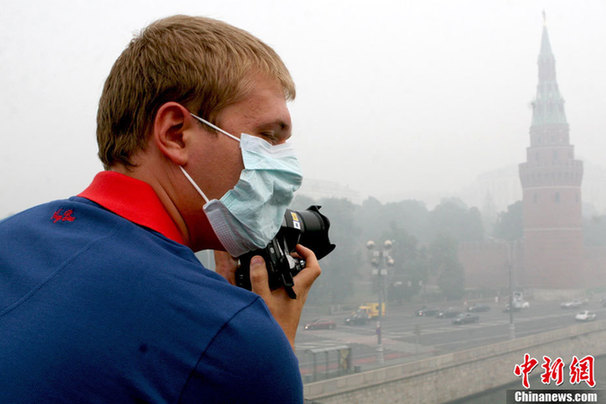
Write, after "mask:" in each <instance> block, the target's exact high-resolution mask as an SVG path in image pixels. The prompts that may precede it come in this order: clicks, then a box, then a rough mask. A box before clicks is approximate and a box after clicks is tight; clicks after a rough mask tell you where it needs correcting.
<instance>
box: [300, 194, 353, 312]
mask: <svg viewBox="0 0 606 404" xmlns="http://www.w3.org/2000/svg"><path fill="white" fill-rule="evenodd" d="M318 205H321V206H322V209H321V210H320V212H321V213H322V214H323V215H325V216H326V217H327V218H328V219H329V220H330V222H331V225H330V229H329V237H330V241H331V242H332V243H333V244H335V245H336V248H335V250H334V251H333V252H332V253H330V254H329V255H327V256H326V257H325V258H323V259H322V261H321V262H320V265H321V267H322V275H321V276H320V277H319V278H318V280H317V281H316V283H315V284H314V287H313V288H312V289H311V291H310V299H312V300H313V301H316V302H324V303H330V304H336V303H342V302H343V301H346V300H347V298H348V297H349V296H350V295H351V294H352V293H353V279H354V277H355V276H356V275H357V270H358V263H359V262H360V261H361V256H360V250H359V244H361V243H360V241H359V234H360V230H359V228H358V227H357V225H356V220H355V212H356V206H355V205H354V204H352V203H351V202H350V201H348V200H346V199H335V198H330V199H322V200H321V201H320V203H318Z"/></svg>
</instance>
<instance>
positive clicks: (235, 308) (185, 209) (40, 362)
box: [0, 16, 321, 403]
mask: <svg viewBox="0 0 606 404" xmlns="http://www.w3.org/2000/svg"><path fill="white" fill-rule="evenodd" d="M294 95H295V89H294V85H293V82H292V79H291V77H290V75H289V73H288V71H287V69H286V67H285V66H284V64H283V62H282V61H281V60H280V58H279V57H278V56H277V55H276V54H275V52H274V51H273V50H272V49H271V48H270V47H268V46H267V45H265V44H264V43H262V42H261V41H259V40H258V39H257V38H255V37H253V36H252V35H250V34H248V33H247V32H244V31H242V30H239V29H237V28H235V27H232V26H230V25H228V24H225V23H222V22H219V21H216V20H212V19H206V18H193V17H187V16H174V17H170V18H166V19H163V20H159V21H157V22H155V23H153V24H151V25H150V26H149V27H147V28H146V29H145V30H144V31H142V32H141V34H140V35H138V36H137V37H136V38H134V39H133V40H132V41H131V43H130V44H129V46H128V47H127V48H126V49H125V50H124V52H123V53H122V54H121V55H120V57H119V58H118V60H117V61H116V63H115V64H114V66H113V68H112V70H111V72H110V75H109V77H108V78H107V81H106V83H105V86H104V89H103V93H102V96H101V100H100V103H99V111H98V117H97V140H98V144H99V156H100V158H101V161H102V162H103V164H104V167H105V169H106V171H104V172H101V173H99V174H98V175H97V176H96V177H95V179H94V180H93V182H92V184H91V185H90V186H89V187H88V188H87V189H86V190H84V191H83V192H82V193H81V194H79V195H78V196H76V197H72V198H70V199H67V200H61V201H55V202H50V203H48V204H44V205H40V206H37V207H34V208H32V209H29V210H27V211H25V212H22V213H20V214H17V215H15V216H13V217H11V218H8V219H6V220H5V221H3V222H2V223H0V245H2V250H1V251H0V402H11V403H15V402H17V403H18V402H32V403H41V402H44V403H52V402H67V403H83V402H111V403H120V402H182V403H187V402H209V403H213V402H220V403H244V402H260V403H261V402H262V403H269V402H275V403H290V402H302V401H303V397H302V396H303V395H302V384H301V379H300V375H299V371H298V364H297V360H296V357H295V355H294V352H293V348H294V338H295V333H296V329H297V326H298V322H299V318H300V314H301V310H302V307H303V304H304V302H305V297H306V295H307V292H308V290H309V288H310V287H311V285H312V283H313V282H314V280H315V279H316V278H317V276H319V274H320V272H321V270H320V267H319V266H318V263H317V260H316V258H315V256H314V254H313V252H312V251H311V250H309V249H307V248H305V247H302V246H298V247H297V253H298V254H299V255H300V256H301V257H302V258H303V259H305V260H306V262H307V266H306V268H305V269H304V270H303V271H301V272H300V273H299V274H298V275H297V276H296V277H295V287H294V289H295V291H296V294H297V299H290V298H289V297H288V296H287V294H286V292H285V291H284V290H282V289H278V290H273V291H272V290H270V288H269V287H268V281H267V271H266V269H265V265H264V262H263V260H262V259H261V257H256V258H253V259H252V261H251V270H250V277H251V283H252V292H249V291H246V290H244V289H241V288H238V287H236V286H233V285H230V283H233V279H234V276H233V270H234V269H233V266H232V265H231V261H229V259H230V257H229V256H237V255H238V254H241V253H242V252H246V251H250V250H254V249H256V248H258V247H260V246H262V245H263V243H267V241H268V239H271V238H272V237H273V236H274V235H275V233H276V231H277V228H278V227H279V225H280V223H281V219H282V217H281V215H282V216H283V214H284V210H285V208H286V206H287V205H288V204H289V203H290V201H291V200H292V193H293V192H294V190H296V188H297V187H298V186H299V185H300V181H301V175H300V171H299V169H298V165H297V162H296V158H294V156H293V154H292V150H291V149H290V146H289V144H288V143H287V142H286V140H287V139H288V138H289V137H290V135H291V122H290V115H289V112H288V109H287V107H286V101H287V100H290V99H292V98H294ZM202 249H215V250H227V252H228V253H223V254H222V255H221V254H220V255H219V256H218V263H219V265H218V269H219V272H220V273H221V275H223V276H224V277H221V276H220V275H218V274H217V273H215V272H211V271H209V270H207V269H205V268H203V267H202V266H201V265H200V263H199V262H198V261H197V260H196V258H195V256H194V254H193V251H198V250H202ZM192 250H193V251H192ZM226 258H227V259H226ZM225 278H227V279H228V280H229V281H230V282H228V281H226V279H225ZM268 309H269V310H268Z"/></svg>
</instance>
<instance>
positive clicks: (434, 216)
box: [429, 198, 484, 241]
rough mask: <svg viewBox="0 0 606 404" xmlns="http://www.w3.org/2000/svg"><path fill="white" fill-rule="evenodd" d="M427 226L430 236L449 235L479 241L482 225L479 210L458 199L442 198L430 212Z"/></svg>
mask: <svg viewBox="0 0 606 404" xmlns="http://www.w3.org/2000/svg"><path fill="white" fill-rule="evenodd" d="M429 227H430V229H431V233H430V234H431V235H432V238H435V237H436V236H438V235H440V234H444V235H449V236H450V237H453V238H455V239H456V240H458V241H481V240H483V239H484V226H483V224H482V215H481V214H480V211H479V210H478V209H477V208H475V207H473V208H471V209H468V208H467V206H466V205H465V204H464V203H463V202H462V201H461V200H459V199H456V198H451V199H445V200H443V201H442V202H441V203H440V204H439V205H438V206H436V207H435V208H434V210H433V211H431V212H430V215H429Z"/></svg>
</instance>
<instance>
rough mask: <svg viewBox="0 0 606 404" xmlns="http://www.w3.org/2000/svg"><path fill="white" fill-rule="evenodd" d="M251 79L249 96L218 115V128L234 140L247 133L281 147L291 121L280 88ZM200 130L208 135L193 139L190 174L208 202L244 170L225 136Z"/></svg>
mask: <svg viewBox="0 0 606 404" xmlns="http://www.w3.org/2000/svg"><path fill="white" fill-rule="evenodd" d="M254 78H255V80H254V81H253V85H252V88H251V91H250V92H249V94H248V96H246V97H245V98H244V99H242V100H241V101H238V102H236V103H234V104H232V105H230V106H228V107H226V108H224V109H223V110H222V111H221V112H220V113H219V114H218V115H217V119H216V123H217V126H219V127H220V128H221V129H223V130H225V131H227V132H229V133H231V134H232V135H234V136H237V137H240V134H241V133H247V134H249V135H253V136H258V137H261V138H263V139H265V140H267V141H268V142H269V143H271V144H280V143H284V142H285V141H286V139H288V138H289V137H290V136H291V120H290V113H289V111H288V108H287V106H286V100H285V98H284V92H283V90H282V87H281V86H280V84H279V82H278V81H277V80H270V79H268V78H266V77H265V76H262V75H257V76H255V77H254ZM200 130H201V131H206V132H207V133H205V134H200V136H198V137H196V140H195V141H196V143H197V144H196V145H195V147H194V152H193V159H192V160H191V161H192V168H191V170H192V172H191V173H190V174H191V175H192V176H193V177H194V180H196V182H197V184H198V185H199V186H200V188H202V190H203V191H204V192H205V193H206V196H207V197H208V198H209V199H220V198H221V197H222V196H223V195H224V194H225V193H226V192H227V191H228V190H230V189H231V188H233V187H234V186H235V185H236V183H237V182H238V179H239V177H240V173H241V171H242V169H243V168H244V164H243V162H242V155H241V152H240V145H239V144H238V142H236V141H235V140H233V139H231V138H230V137H228V136H226V135H224V134H221V133H216V134H215V133H208V132H209V131H210V129H209V128H208V127H207V126H205V125H203V124H200ZM188 165H189V164H188Z"/></svg>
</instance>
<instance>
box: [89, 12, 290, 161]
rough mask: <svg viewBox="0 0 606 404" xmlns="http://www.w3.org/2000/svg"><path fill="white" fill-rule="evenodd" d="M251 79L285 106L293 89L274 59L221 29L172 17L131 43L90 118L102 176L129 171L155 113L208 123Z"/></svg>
mask: <svg viewBox="0 0 606 404" xmlns="http://www.w3.org/2000/svg"><path fill="white" fill-rule="evenodd" d="M256 73H263V74H265V75H267V76H268V77H270V78H275V79H276V80H277V81H278V82H279V83H280V84H281V86H282V88H283V90H284V97H285V99H286V100H292V99H294V97H295V86H294V83H293V80H292V78H291V76H290V73H289V72H288V70H287V68H286V66H285V65H284V63H283V62H282V60H281V59H280V57H279V56H278V55H277V54H276V52H275V51H274V50H273V49H272V48H271V47H269V46H268V45H266V44H265V43H263V42H261V41H260V40H259V39H258V38H256V37H254V36H253V35H251V34H250V33H248V32H246V31H244V30H241V29H239V28H236V27H234V26H231V25H229V24H227V23H224V22H222V21H218V20H214V19H211V18H204V17H190V16H184V15H177V16H172V17H168V18H164V19H161V20H158V21H156V22H154V23H152V24H151V25H149V26H148V27H147V28H145V29H144V30H143V31H142V32H141V33H140V34H139V35H138V36H136V37H135V38H133V39H132V40H131V42H130V43H129V45H128V47H127V48H126V49H125V50H124V51H123V52H122V54H121V55H120V57H118V59H117V60H116V62H115V63H114V66H113V67H112V69H111V72H110V74H109V76H108V78H107V80H106V81H105V86H104V88H103V93H102V94H101V99H100V101H99V110H98V112H97V143H98V145H99V153H98V155H99V158H100V159H101V162H102V163H103V165H104V167H105V168H106V169H108V168H110V167H111V166H112V165H113V164H115V163H122V164H124V165H126V166H127V167H129V166H133V163H132V162H131V157H132V155H133V153H134V152H136V151H137V150H143V149H145V145H146V144H147V139H148V136H149V134H150V133H151V128H152V125H153V121H154V118H155V115H156V112H157V111H158V109H159V108H160V107H161V106H162V105H163V104H164V103H166V102H169V101H175V102H178V103H180V104H182V105H183V106H185V107H186V108H188V109H189V110H190V111H192V112H194V113H196V114H197V115H199V116H202V117H206V118H207V119H209V120H211V121H212V119H213V118H214V117H215V116H216V115H217V113H219V112H220V111H221V109H223V108H225V107H226V106H228V105H231V104H233V103H235V102H237V101H238V100H240V99H242V98H243V97H244V96H246V93H247V91H248V90H249V88H250V80H251V79H252V76H253V75H254V74H256Z"/></svg>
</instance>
